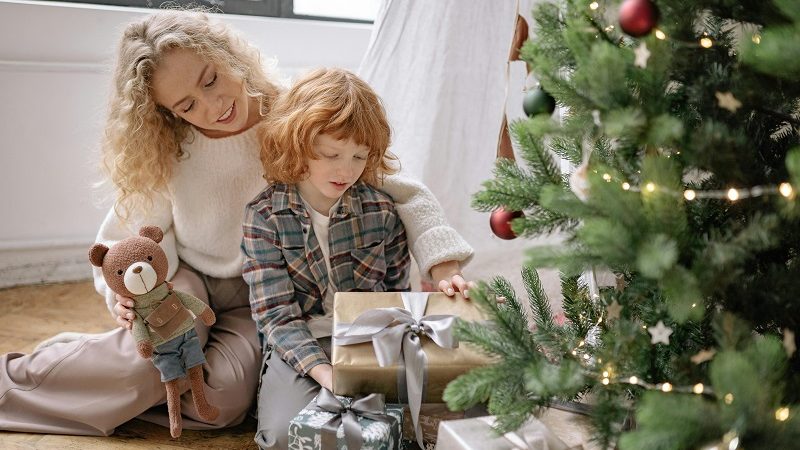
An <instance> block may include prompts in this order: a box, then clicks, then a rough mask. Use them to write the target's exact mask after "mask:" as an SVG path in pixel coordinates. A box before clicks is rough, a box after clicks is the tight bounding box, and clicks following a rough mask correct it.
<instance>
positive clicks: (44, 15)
mask: <svg viewBox="0 0 800 450" xmlns="http://www.w3.org/2000/svg"><path fill="white" fill-rule="evenodd" d="M148 11H149V10H146V9H136V8H118V7H111V6H100V5H84V4H69V3H58V2H24V1H6V0H0V288H2V287H8V286H13V285H17V284H29V283H37V282H43V281H45V282H55V281H64V280H75V279H83V278H89V277H90V276H91V270H90V265H89V263H88V261H87V257H86V252H87V249H88V248H89V246H91V244H92V242H93V241H94V236H95V233H96V231H97V228H98V227H99V225H100V222H101V221H102V218H103V216H104V214H105V212H106V210H107V209H108V203H107V202H103V201H102V198H101V197H102V196H99V195H97V192H96V191H95V190H94V189H93V188H92V184H93V183H94V182H95V181H97V180H98V179H99V175H98V172H97V171H96V169H95V167H96V163H97V161H98V156H97V149H98V142H99V140H100V134H101V127H102V122H103V117H104V114H105V102H106V97H107V93H108V86H109V83H110V71H111V66H112V63H113V52H114V48H115V47H116V44H117V41H118V36H119V33H120V32H121V30H122V28H123V27H124V25H125V24H126V23H127V22H129V21H130V20H132V19H135V18H137V17H140V16H142V15H144V14H147V13H148ZM222 18H223V19H224V20H225V21H227V22H229V23H230V24H231V25H233V26H234V27H235V28H236V29H238V30H240V31H241V32H242V33H243V34H244V36H245V37H246V38H247V39H249V40H250V41H251V42H252V43H253V44H255V45H256V46H257V47H258V48H259V49H260V50H261V52H262V55H263V56H265V57H276V58H277V60H278V63H279V65H278V67H279V68H280V69H281V70H282V71H283V72H284V73H286V74H293V73H296V72H297V71H299V70H302V69H304V68H308V67H314V66H328V65H330V66H340V67H345V68H349V69H353V70H355V69H356V68H357V67H358V64H359V62H360V61H361V57H362V56H363V54H364V51H365V50H366V47H367V44H368V42H369V37H370V29H371V26H370V25H362V24H345V23H336V22H315V21H305V20H291V19H271V18H261V17H250V16H236V15H227V16H222Z"/></svg>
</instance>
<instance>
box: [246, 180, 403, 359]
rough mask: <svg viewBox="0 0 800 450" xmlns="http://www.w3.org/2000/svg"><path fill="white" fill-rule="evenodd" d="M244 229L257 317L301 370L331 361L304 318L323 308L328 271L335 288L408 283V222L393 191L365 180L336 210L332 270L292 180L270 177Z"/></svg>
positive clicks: (391, 287)
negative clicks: (400, 213) (404, 221)
mask: <svg viewBox="0 0 800 450" xmlns="http://www.w3.org/2000/svg"><path fill="white" fill-rule="evenodd" d="M243 231H244V237H243V239H242V251H243V252H244V255H245V263H244V268H243V275H244V279H245V281H246V282H247V284H248V285H249V286H250V308H251V312H252V315H253V319H255V321H256V323H257V325H258V329H259V331H260V332H261V333H262V338H266V344H267V345H269V346H272V347H273V349H274V350H277V351H278V353H279V354H280V355H281V357H282V358H283V359H284V360H285V361H286V362H287V363H289V364H291V365H292V366H293V367H294V368H295V370H297V372H298V373H300V374H303V375H305V374H306V373H308V371H309V370H310V369H311V368H312V367H314V366H316V365H317V364H323V363H327V364H330V360H329V359H328V357H327V356H326V355H325V352H324V351H323V350H322V348H321V347H320V346H319V343H318V342H317V340H316V339H314V337H313V336H312V335H311V332H310V331H309V329H308V326H307V324H306V320H307V319H308V318H309V317H310V314H322V313H323V310H322V299H323V298H325V294H326V290H327V289H328V277H331V281H332V283H333V286H335V288H336V290H337V292H338V291H404V290H409V288H410V285H409V266H410V257H409V252H408V244H407V242H406V234H405V229H404V228H403V224H402V222H401V221H400V217H399V216H398V214H397V211H396V210H395V207H394V203H393V201H392V199H391V198H390V197H389V196H387V195H386V194H384V193H382V192H379V191H378V190H376V189H374V188H372V187H370V186H368V185H367V184H365V183H362V182H358V183H356V184H354V185H353V186H352V187H351V188H350V189H348V190H347V191H346V192H345V193H344V195H342V199H341V202H340V203H339V207H338V209H337V210H336V211H335V213H333V215H332V216H331V217H330V224H329V227H328V233H329V235H328V238H329V244H330V265H331V273H330V274H329V273H328V270H327V268H326V266H325V260H324V258H325V256H324V255H323V253H322V250H321V249H320V246H319V242H318V241H317V238H316V236H315V235H314V229H313V227H312V225H311V219H310V217H309V214H308V211H306V208H305V205H304V204H303V201H302V199H301V198H300V194H299V193H298V191H297V188H296V187H295V186H294V185H287V184H280V183H277V184H272V185H270V186H269V187H268V188H267V189H265V190H264V191H262V192H261V193H260V194H259V195H258V196H256V198H254V199H253V200H252V201H251V202H250V203H249V204H248V205H247V209H246V213H245V219H244V225H243ZM262 344H263V342H262ZM265 349H266V346H265Z"/></svg>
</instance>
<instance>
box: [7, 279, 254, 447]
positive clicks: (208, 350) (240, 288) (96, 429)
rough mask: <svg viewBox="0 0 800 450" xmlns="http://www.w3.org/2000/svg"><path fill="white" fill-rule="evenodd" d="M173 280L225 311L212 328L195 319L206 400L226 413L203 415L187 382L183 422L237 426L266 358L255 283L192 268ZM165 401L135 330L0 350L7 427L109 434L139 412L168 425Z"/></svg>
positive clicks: (217, 310)
mask: <svg viewBox="0 0 800 450" xmlns="http://www.w3.org/2000/svg"><path fill="white" fill-rule="evenodd" d="M171 281H172V283H173V284H174V286H175V289H177V290H180V291H183V292H187V293H190V294H192V295H194V296H195V297H198V298H199V299H200V300H203V301H204V302H206V303H207V304H208V305H209V306H211V308H212V309H213V310H214V312H215V313H216V315H217V322H216V323H215V324H214V325H213V326H211V327H210V328H209V327H207V326H205V325H204V324H203V323H202V321H200V320H197V321H196V322H195V324H196V328H197V334H198V336H199V338H200V343H201V345H202V346H203V350H204V353H205V356H206V361H207V363H206V364H205V365H204V369H205V370H204V372H205V382H206V386H205V393H206V397H207V398H208V402H209V403H211V404H212V405H214V406H217V407H218V408H219V410H220V414H219V417H218V418H217V420H215V421H214V422H213V423H207V422H204V421H203V420H202V419H200V417H199V416H198V415H197V411H196V409H195V407H194V402H193V401H192V399H191V394H190V393H185V392H186V391H187V390H188V389H189V383H188V382H181V384H180V388H181V392H184V395H183V396H182V397H181V412H182V413H183V427H184V428H186V429H211V428H221V427H225V426H230V425H237V424H239V423H241V422H242V420H244V418H245V417H246V414H247V412H248V410H249V408H250V405H252V402H253V399H254V398H255V393H256V387H257V385H258V367H259V363H260V362H261V350H260V345H259V342H258V336H257V331H256V325H255V323H254V322H253V319H252V318H251V317H250V303H249V299H248V296H249V290H248V288H247V284H246V283H245V282H244V280H243V279H242V278H240V277H237V278H228V279H218V278H213V277H209V276H206V275H203V274H200V273H198V272H196V271H195V270H193V269H191V268H190V267H188V266H185V265H181V267H180V268H179V269H178V272H177V273H176V274H175V277H174V278H173V279H172V280H171ZM96 300H97V301H101V300H100V299H99V298H98V299H96ZM165 402H166V390H165V388H164V384H163V383H161V380H160V377H159V373H158V370H156V368H155V367H154V366H153V363H152V362H151V361H150V360H149V359H144V358H142V357H140V356H139V355H138V354H137V353H136V342H134V339H133V337H132V336H131V333H130V332H129V331H127V330H124V329H122V328H115V329H113V330H111V331H109V332H107V333H102V334H99V335H87V336H85V337H83V338H81V339H78V340H76V341H72V342H67V343H59V344H54V345H51V346H50V347H45V348H43V349H41V350H39V351H36V352H34V353H31V354H28V355H25V354H22V353H8V354H5V355H0V430H4V431H24V432H29V433H52V434H80V435H106V436H107V435H110V434H112V433H113V432H114V429H115V428H116V427H117V426H119V425H121V424H123V423H125V422H127V421H128V420H130V419H133V418H135V417H138V418H140V419H143V420H147V421H150V422H155V423H158V424H161V425H165V426H167V425H168V424H169V418H168V417H167V414H166V407H165V406H164V405H163V404H164V403H165ZM158 405H162V406H158Z"/></svg>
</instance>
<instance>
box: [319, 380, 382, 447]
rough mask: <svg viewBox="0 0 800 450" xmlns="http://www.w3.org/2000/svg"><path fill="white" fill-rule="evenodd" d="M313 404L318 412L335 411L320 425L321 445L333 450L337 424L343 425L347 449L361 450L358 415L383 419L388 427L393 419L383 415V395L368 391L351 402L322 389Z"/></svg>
mask: <svg viewBox="0 0 800 450" xmlns="http://www.w3.org/2000/svg"><path fill="white" fill-rule="evenodd" d="M316 403H317V404H316V407H317V409H318V410H319V411H325V412H329V413H333V414H335V416H334V417H332V418H331V419H330V420H329V421H327V422H326V423H325V425H323V426H322V442H321V446H320V448H322V449H334V448H336V447H337V445H336V431H337V430H338V429H339V425H343V426H344V441H345V443H346V444H347V448H348V450H360V449H361V445H362V444H363V443H364V439H363V437H362V436H361V425H359V423H358V418H359V417H364V418H367V419H372V420H376V421H379V422H384V423H386V424H387V425H389V427H390V428H391V427H392V425H393V424H394V422H395V420H396V419H395V418H394V417H392V416H390V415H388V414H386V402H385V401H384V398H383V394H370V395H368V396H366V397H363V398H357V399H355V400H353V402H352V403H350V405H346V404H345V403H344V402H342V401H340V400H339V399H338V398H336V396H335V395H333V393H331V391H329V390H327V389H325V388H322V389H320V391H319V394H318V395H317V401H316Z"/></svg>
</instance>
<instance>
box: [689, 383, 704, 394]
mask: <svg viewBox="0 0 800 450" xmlns="http://www.w3.org/2000/svg"><path fill="white" fill-rule="evenodd" d="M704 389H705V386H703V383H697V384H695V385H694V387H692V392H694V393H695V394H698V395H700V394H702V393H703V390H704Z"/></svg>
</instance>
